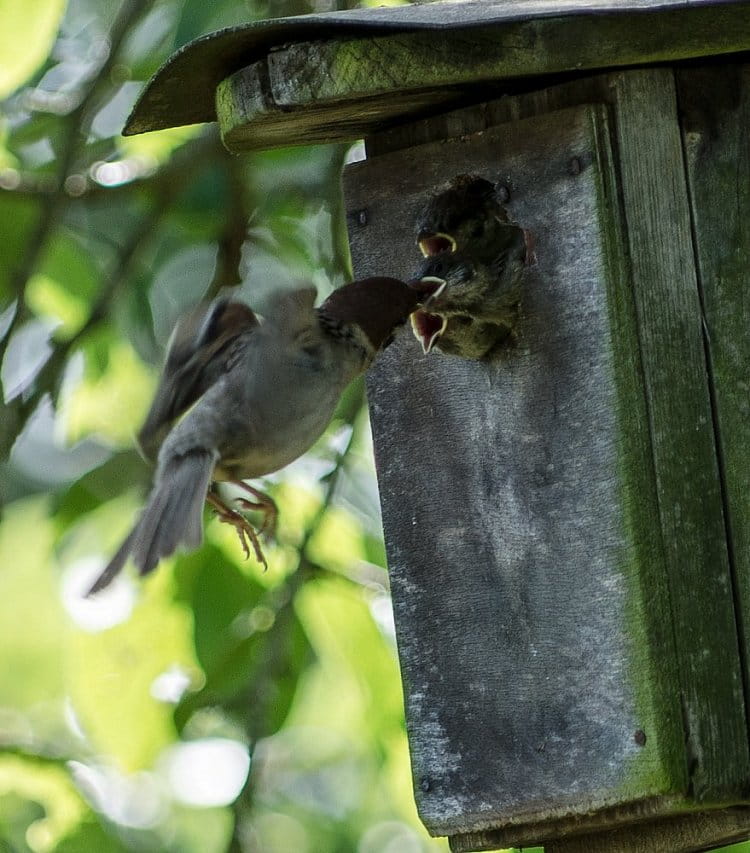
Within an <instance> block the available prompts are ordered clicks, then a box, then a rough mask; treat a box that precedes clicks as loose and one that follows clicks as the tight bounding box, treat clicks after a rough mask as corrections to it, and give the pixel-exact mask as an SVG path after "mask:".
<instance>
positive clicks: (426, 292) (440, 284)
mask: <svg viewBox="0 0 750 853" xmlns="http://www.w3.org/2000/svg"><path fill="white" fill-rule="evenodd" d="M447 284H448V282H447V281H446V280H445V279H444V278H438V277H437V276H436V275H425V276H422V278H417V279H414V280H413V281H410V282H409V287H411V288H413V289H414V290H416V291H417V292H418V293H420V294H421V295H423V296H424V297H425V298H423V299H422V307H426V306H428V305H431V304H432V303H433V302H435V300H436V299H437V298H438V297H439V296H440V294H441V293H442V292H443V291H444V290H445V288H446V286H447Z"/></svg>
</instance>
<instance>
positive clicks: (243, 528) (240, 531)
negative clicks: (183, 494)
mask: <svg viewBox="0 0 750 853" xmlns="http://www.w3.org/2000/svg"><path fill="white" fill-rule="evenodd" d="M207 499H208V500H209V503H210V504H211V505H212V506H213V508H214V511H215V512H216V517H217V518H218V519H219V521H221V522H223V523H224V524H231V525H232V527H234V529H235V532H236V533H237V538H238V539H239V540H240V545H242V550H243V552H244V554H245V559H246V560H247V559H249V558H250V545H252V546H253V552H254V553H255V558H256V560H257V561H258V562H259V563H260V564H261V565H262V566H263V571H266V569H268V561H267V560H266V555H265V554H264V553H263V549H262V548H261V545H260V540H259V539H258V533H257V532H256V530H255V528H254V527H253V526H252V524H250V522H249V521H248V520H247V519H246V518H245V516H244V515H242V513H241V512H237V511H236V510H233V509H230V507H228V506H227V505H226V504H225V503H224V502H223V501H221V500H220V499H218V498H216V496H215V495H211V493H210V492H209V495H208V498H207ZM262 530H263V528H261V532H262ZM248 543H249V544H248Z"/></svg>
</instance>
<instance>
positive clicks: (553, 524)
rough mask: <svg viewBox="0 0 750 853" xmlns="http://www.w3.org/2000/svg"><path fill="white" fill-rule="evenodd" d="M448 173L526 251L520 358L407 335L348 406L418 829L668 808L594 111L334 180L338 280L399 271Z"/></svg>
mask: <svg viewBox="0 0 750 853" xmlns="http://www.w3.org/2000/svg"><path fill="white" fill-rule="evenodd" d="M462 172H469V173H477V174H480V175H482V176H485V177H489V178H492V179H494V180H499V179H501V178H502V179H503V180H505V181H506V182H507V185H508V186H509V188H510V202H509V205H508V207H509V210H510V214H511V216H512V217H513V218H514V219H515V220H516V221H518V222H519V223H520V224H521V225H522V226H523V227H525V228H528V229H530V230H531V231H532V232H533V234H534V236H535V238H536V240H537V248H536V253H537V258H538V262H537V265H536V266H535V267H532V268H530V270H529V272H528V275H527V280H526V284H525V294H524V310H523V319H522V321H521V324H520V327H519V330H518V342H517V345H516V346H515V347H513V348H510V349H508V350H507V352H505V353H504V355H503V356H502V357H501V358H498V359H495V360H493V361H489V362H488V361H469V360H463V359H459V358H456V357H451V356H446V355H442V354H439V353H438V354H431V355H429V356H424V355H422V353H421V350H420V349H419V347H418V345H417V342H416V341H415V340H414V339H413V338H412V337H411V334H410V333H409V332H408V330H406V331H405V332H404V333H402V334H401V335H399V337H398V338H397V340H396V342H395V343H394V344H393V345H392V347H391V348H390V349H389V350H387V351H386V353H385V354H384V355H383V357H382V358H381V359H380V361H379V363H378V364H377V366H376V367H375V369H374V371H373V372H372V375H371V378H370V381H369V385H368V390H369V398H370V407H371V416H372V421H373V432H374V438H375V450H376V462H377V467H378V477H379V483H380V490H381V501H382V505H383V521H384V527H385V533H386V545H387V550H388V559H389V567H390V572H391V578H392V587H393V598H394V610H395V615H396V627H397V636H398V643H399V655H400V660H401V667H402V674H403V679H404V686H405V698H406V713H407V726H408V730H409V738H410V747H411V755H412V766H413V772H414V782H415V792H416V797H417V802H418V807H419V811H420V815H421V817H422V819H423V821H424V823H425V824H426V826H427V827H428V829H429V830H430V831H431V832H433V833H434V834H441V835H446V834H447V835H451V836H456V835H460V834H462V833H471V832H476V831H478V830H482V829H483V828H488V827H495V828H497V827H506V828H510V827H513V826H514V825H515V827H516V829H515V830H512V831H511V830H510V829H509V832H510V835H509V836H508V838H509V839H511V840H514V841H515V842H516V843H522V840H523V843H526V841H527V840H528V841H534V840H536V841H539V840H540V838H541V837H542V836H540V835H539V834H538V833H539V827H538V823H539V822H547V823H549V822H550V821H554V820H564V819H566V818H567V817H570V816H572V815H576V814H578V815H580V814H583V813H587V812H592V811H596V810H601V809H610V808H616V807H618V806H622V805H623V804H629V803H635V802H639V803H640V806H639V808H640V809H641V814H642V815H645V814H647V813H648V812H649V810H650V811H652V812H658V811H659V810H660V809H662V808H663V809H666V810H668V809H669V808H672V807H674V803H675V802H676V801H677V800H679V799H680V798H681V797H682V796H683V795H684V794H685V793H686V791H687V767H686V758H685V755H684V749H683V746H684V738H683V730H682V722H681V718H680V708H679V692H680V685H679V676H678V673H677V672H676V664H675V655H674V650H673V646H672V642H673V640H672V634H671V627H672V626H671V613H670V603H669V594H668V589H667V586H666V575H665V570H664V554H663V543H662V538H661V531H660V529H659V520H658V519H659V515H658V508H657V490H656V484H655V476H654V471H653V468H652V457H651V447H650V438H649V428H648V415H647V410H646V397H645V392H644V389H643V384H644V383H643V376H642V366H641V364H640V357H639V350H638V344H637V333H636V322H635V309H634V305H633V300H632V293H631V290H630V287H629V278H628V265H627V262H626V258H625V256H624V253H623V249H622V246H623V238H622V230H621V223H620V221H619V219H618V216H617V210H618V201H617V198H618V192H617V187H616V178H615V173H614V169H613V162H612V156H611V148H610V131H609V127H608V116H607V111H606V108H605V107H602V106H581V107H575V108H571V109H566V110H561V111H559V112H556V113H550V114H547V115H543V116H538V117H534V118H529V119H524V120H522V121H518V122H509V123H508V124H504V125H500V126H498V127H494V128H490V129H488V130H486V131H484V132H482V133H477V134H474V135H471V136H467V137H462V138H458V139H453V140H446V141H442V142H436V143H429V144H426V145H421V146H418V147H416V148H411V149H406V150H404V151H399V152H396V153H394V154H385V155H381V156H379V157H376V158H374V159H373V160H371V161H367V162H365V163H361V164H356V165H355V166H353V167H350V168H349V169H348V170H347V174H346V180H345V191H346V196H347V203H348V210H349V212H350V215H351V220H350V222H351V224H350V238H351V244H352V255H353V258H354V263H355V270H356V273H357V275H364V274H372V273H374V272H378V273H382V274H393V275H401V276H406V275H408V274H409V273H410V270H411V269H413V268H414V267H415V266H416V264H417V261H418V254H417V252H416V248H415V246H414V235H413V230H412V223H413V222H414V220H415V218H416V215H417V213H418V211H419V209H420V207H421V205H422V204H423V203H424V201H425V199H426V197H427V196H428V195H429V194H431V193H432V192H434V190H435V189H436V188H437V187H439V186H440V185H441V184H442V183H443V182H445V180H446V179H448V178H450V177H453V176H454V175H456V174H459V173H462ZM625 817H626V816H625V815H622V816H621V818H622V819H625ZM592 820H596V818H592ZM610 820H611V818H610ZM532 824H537V826H536V827H535V828H534V829H533V830H530V831H531V832H532V836H533V833H537V834H536V838H534V837H532V836H529V835H528V833H526V834H524V830H523V827H524V826H529V825H532ZM547 830H548V831H550V827H549V826H547ZM495 846H497V844H495Z"/></svg>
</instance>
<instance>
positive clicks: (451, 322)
mask: <svg viewBox="0 0 750 853" xmlns="http://www.w3.org/2000/svg"><path fill="white" fill-rule="evenodd" d="M417 243H418V245H419V248H420V250H421V251H422V254H423V255H425V257H426V260H425V261H424V262H423V264H422V265H421V266H420V268H419V269H418V270H417V271H416V273H415V275H414V278H415V279H424V278H425V277H427V278H430V277H436V278H437V279H440V280H443V281H445V282H446V286H445V289H444V290H443V292H442V294H441V296H440V298H439V299H435V301H434V302H433V304H432V305H431V306H430V310H429V312H426V311H417V312H416V313H415V314H414V315H412V328H413V330H414V333H415V335H416V337H417V339H418V340H419V341H420V342H421V343H422V348H423V349H424V351H425V352H429V350H430V349H432V347H433V346H437V347H438V348H439V349H441V350H443V351H444V352H449V353H454V354H457V355H462V356H464V357H466V358H482V357H483V356H485V355H487V354H489V352H490V351H491V350H492V349H493V348H494V347H495V346H497V345H498V344H500V343H501V342H502V341H504V340H506V339H507V338H508V337H509V335H510V333H511V331H512V329H513V327H514V326H515V324H516V321H517V319H518V312H519V303H520V299H521V291H522V273H523V268H524V265H526V264H528V263H529V262H530V260H531V258H532V257H533V255H532V252H531V247H530V240H529V235H528V232H526V231H524V229H522V228H520V227H519V226H518V225H516V224H514V223H513V222H511V221H510V219H509V217H508V214H507V211H506V210H505V208H504V207H503V206H502V205H501V204H500V202H499V201H498V199H497V196H496V192H495V188H494V186H493V185H492V184H491V183H490V182H489V181H486V180H485V179H484V178H480V177H477V176H473V175H459V176H458V177H457V178H454V179H453V181H451V183H450V184H449V186H448V187H447V189H445V190H443V191H441V192H440V193H438V194H437V195H435V196H433V197H432V198H431V199H430V200H429V202H428V203H427V205H426V207H425V208H424V210H423V211H422V214H421V215H420V217H419V219H418V224H417Z"/></svg>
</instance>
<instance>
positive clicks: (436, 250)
mask: <svg viewBox="0 0 750 853" xmlns="http://www.w3.org/2000/svg"><path fill="white" fill-rule="evenodd" d="M417 245H418V246H419V251H420V252H421V253H422V255H423V256H424V257H425V258H431V257H432V256H433V255H439V254H440V253H441V252H455V251H456V249H457V248H458V244H457V243H456V241H455V240H454V239H453V237H451V235H450V234H445V233H444V232H442V231H437V232H435V233H434V234H420V235H419V237H417Z"/></svg>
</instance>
